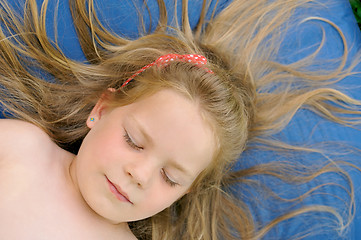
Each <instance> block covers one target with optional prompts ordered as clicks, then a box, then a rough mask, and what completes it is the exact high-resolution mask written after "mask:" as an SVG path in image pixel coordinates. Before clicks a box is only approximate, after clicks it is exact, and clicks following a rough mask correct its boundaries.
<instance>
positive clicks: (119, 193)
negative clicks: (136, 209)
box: [105, 176, 133, 204]
mask: <svg viewBox="0 0 361 240" xmlns="http://www.w3.org/2000/svg"><path fill="white" fill-rule="evenodd" d="M105 178H106V179H107V181H108V185H109V189H110V191H111V192H112V193H113V194H114V195H115V197H116V198H117V199H118V200H119V201H121V202H128V203H131V204H133V202H132V201H130V200H129V197H128V195H127V194H126V193H125V192H123V191H122V189H121V188H120V187H119V186H118V185H117V184H115V183H113V182H112V181H110V180H109V178H108V177H107V176H105Z"/></svg>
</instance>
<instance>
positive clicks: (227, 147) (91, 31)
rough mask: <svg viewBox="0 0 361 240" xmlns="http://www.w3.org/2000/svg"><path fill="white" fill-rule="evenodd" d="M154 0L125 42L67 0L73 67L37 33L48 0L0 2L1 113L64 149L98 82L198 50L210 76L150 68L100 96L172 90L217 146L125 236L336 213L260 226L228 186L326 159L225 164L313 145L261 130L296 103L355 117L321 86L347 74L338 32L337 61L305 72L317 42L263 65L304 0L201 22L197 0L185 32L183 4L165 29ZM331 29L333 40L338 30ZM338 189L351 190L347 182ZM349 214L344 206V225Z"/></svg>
mask: <svg viewBox="0 0 361 240" xmlns="http://www.w3.org/2000/svg"><path fill="white" fill-rule="evenodd" d="M157 2H158V6H159V10H160V18H159V22H158V26H157V29H156V30H155V31H154V32H153V33H151V34H145V35H144V36H142V37H140V38H138V39H136V40H130V39H126V38H124V37H120V36H118V35H116V34H115V33H112V32H110V31H109V30H107V29H106V28H105V27H104V26H103V25H102V24H101V21H100V20H99V19H98V18H97V15H96V9H95V7H94V4H93V1H91V0H89V1H81V0H74V1H71V10H72V14H73V21H74V24H75V26H76V29H77V32H78V36H79V40H80V42H81V46H82V49H83V52H84V53H85V56H86V57H87V59H88V62H87V63H81V62H77V61H74V60H72V59H69V58H67V57H66V56H64V54H63V53H62V52H61V51H60V49H59V48H58V46H57V44H56V43H53V42H50V41H49V39H48V38H47V36H46V27H45V19H46V10H47V3H48V2H47V1H44V3H43V5H42V8H41V12H40V14H39V13H38V9H37V5H36V3H35V1H31V0H28V1H27V2H26V5H25V6H26V14H25V15H24V19H23V18H22V16H17V15H16V14H15V12H14V11H13V10H12V9H11V8H10V7H9V6H8V5H7V3H6V2H4V1H1V6H2V9H3V10H2V11H3V12H2V14H1V16H2V24H3V27H2V32H1V38H2V39H3V40H2V41H1V42H0V49H1V58H0V74H1V76H2V78H1V80H0V84H1V85H2V86H3V88H4V90H2V92H1V94H0V101H1V103H2V104H3V105H4V106H5V109H6V111H8V112H9V113H11V115H13V117H16V118H20V119H23V120H26V121H28V122H31V123H34V124H35V125H37V126H39V127H41V128H42V129H43V130H44V131H46V132H47V133H48V134H49V136H50V137H51V138H52V139H53V140H54V141H55V142H57V143H58V144H59V145H60V146H63V147H66V146H69V145H71V144H74V143H76V142H77V141H81V139H82V138H83V137H84V136H85V135H86V134H87V132H88V129H87V127H86V125H85V122H86V119H87V118H88V115H89V113H90V110H91V109H92V107H93V106H94V105H95V103H96V101H97V100H98V99H99V98H100V97H101V96H102V93H104V91H105V90H106V89H107V88H116V89H119V86H121V85H122V83H123V82H124V80H126V79H127V78H128V77H130V76H131V75H132V74H133V73H134V72H136V71H137V70H139V69H141V68H142V67H144V66H145V65H147V64H149V63H151V62H153V61H155V60H156V59H157V58H158V57H160V56H162V55H165V54H169V53H176V54H201V55H204V56H205V57H206V58H207V59H208V64H207V67H208V68H210V69H211V70H212V71H213V72H214V74H210V73H208V72H207V71H205V70H204V69H202V68H199V67H196V66H193V65H192V64H187V63H182V62H175V63H172V64H170V65H169V66H168V67H165V68H157V67H152V68H149V69H147V70H146V71H144V72H143V73H141V74H140V75H139V76H137V77H136V78H135V79H134V80H133V81H132V82H131V83H129V84H128V85H127V86H126V87H125V88H122V89H120V91H117V92H115V93H113V94H112V95H111V97H110V98H109V99H107V100H108V101H109V104H111V105H113V106H122V105H127V104H129V103H132V102H134V101H137V100H138V99H139V98H142V97H145V96H149V95H150V94H152V93H155V92H157V91H159V90H160V89H164V88H168V89H173V90H175V91H177V92H180V93H182V94H184V96H185V97H187V98H189V99H190V100H192V101H194V103H195V104H199V106H200V108H201V109H202V113H203V114H204V116H205V117H206V118H207V119H209V121H210V123H211V125H212V127H213V129H214V131H215V136H216V138H217V140H218V143H219V148H218V149H217V151H216V154H215V156H214V161H213V162H212V164H211V166H210V167H208V168H207V169H206V170H205V171H204V172H203V173H202V174H201V175H200V176H199V177H198V178H197V180H196V181H195V183H194V184H193V188H192V191H191V192H190V193H189V194H187V195H185V196H184V197H183V198H182V199H180V200H179V201H177V202H176V203H174V204H173V205H172V206H171V207H170V208H168V209H166V210H164V211H163V212H161V213H159V214H157V215H155V216H153V217H151V218H149V219H145V220H143V221H139V222H134V223H132V227H133V230H134V232H135V234H136V235H137V236H138V237H139V238H142V239H148V238H152V239H205V240H206V239H240V238H241V239H259V238H261V237H263V236H264V235H265V234H266V233H267V232H268V231H269V230H270V229H272V227H274V226H275V225H276V224H278V223H280V222H282V221H284V220H287V219H289V218H292V217H294V216H297V215H300V214H302V213H306V212H312V211H326V212H329V213H331V214H333V215H335V216H338V213H337V211H336V208H331V207H327V206H323V207H322V206H321V207H320V206H310V207H303V208H300V209H298V210H296V211H292V212H288V213H285V214H284V215H282V216H281V217H279V218H276V219H274V220H272V221H271V222H270V223H269V224H267V225H265V226H261V227H260V226H258V225H257V222H255V220H254V219H253V217H252V214H251V211H250V209H249V207H248V206H247V204H246V203H245V202H243V201H241V199H237V198H236V194H235V193H234V192H233V190H232V186H234V184H236V183H240V184H245V185H247V184H248V183H251V182H252V181H251V180H249V179H248V177H250V176H254V175H271V176H274V177H277V178H279V179H282V180H284V181H287V182H295V183H302V182H307V181H310V180H312V179H314V178H316V177H317V176H319V175H320V174H323V173H326V172H339V173H342V174H344V175H345V176H348V175H347V172H345V171H344V170H342V169H340V167H339V166H338V165H335V163H333V162H331V163H330V164H329V165H326V166H324V167H321V168H320V169H318V170H317V171H311V170H309V172H307V174H300V172H298V171H297V166H292V165H290V164H283V163H270V164H258V165H256V166H253V167H250V168H246V169H243V170H239V171H232V167H233V165H234V163H235V162H236V160H237V159H238V157H239V156H240V154H241V153H242V152H243V151H244V150H245V149H247V148H248V147H249V146H254V145H253V144H255V143H259V144H262V145H264V146H269V147H271V148H272V149H273V150H279V151H288V150H293V151H308V152H312V151H314V152H317V151H318V150H314V149H309V148H301V147H296V146H292V145H287V144H286V143H282V142H278V141H275V140H270V138H269V137H270V136H272V135H273V134H274V133H277V132H279V131H281V130H282V129H283V128H284V127H285V126H286V125H287V124H288V123H289V122H290V120H291V119H292V118H293V116H294V114H295V113H296V112H297V110H299V109H300V108H302V107H305V106H306V107H307V108H309V109H311V110H312V111H315V112H317V113H318V114H321V115H322V116H324V117H325V118H327V119H330V120H332V121H334V122H337V123H341V124H344V125H355V124H359V123H360V113H361V111H360V110H359V106H360V105H361V103H360V101H357V100H355V99H352V98H351V97H349V96H347V95H346V94H343V93H341V92H340V91H338V90H336V89H333V88H331V87H329V85H330V84H331V83H333V82H336V81H338V80H340V79H342V78H344V77H345V76H347V75H350V74H351V69H352V67H353V65H352V66H350V67H348V68H346V62H345V61H346V59H347V51H348V50H347V44H346V42H345V40H344V46H345V53H344V56H343V57H342V59H341V61H340V63H339V65H338V67H337V68H335V69H333V70H332V71H328V72H326V71H323V72H312V71H307V70H306V69H307V68H306V67H307V66H309V65H310V64H311V63H312V59H313V57H314V56H315V55H317V53H318V51H319V49H318V50H317V51H316V52H315V53H314V55H311V56H309V57H306V58H304V59H302V60H300V61H298V62H296V63H293V64H289V65H282V64H280V63H276V62H275V61H273V59H274V57H275V55H276V54H277V52H278V50H279V47H280V46H279V42H280V40H281V39H282V33H284V32H285V31H286V29H287V27H288V25H289V20H290V18H291V16H292V15H293V12H294V10H295V9H296V8H297V7H301V6H303V5H304V4H305V3H307V2H309V1H307V0H297V1H295V0H282V1H268V0H257V1H233V2H232V3H231V4H230V5H229V6H228V7H227V8H225V9H224V10H223V11H222V12H221V13H219V14H218V15H217V16H216V17H212V18H211V19H210V20H209V21H207V20H206V18H205V16H206V13H207V11H208V5H207V1H204V4H203V9H202V13H201V17H200V20H199V23H198V25H197V27H196V29H195V30H192V29H191V27H190V24H189V19H188V7H187V6H188V1H186V0H185V1H183V2H182V6H183V8H182V21H181V23H176V24H175V25H176V26H173V27H171V26H169V24H168V22H167V9H166V6H165V3H164V2H163V1H162V0H158V1H157ZM140 17H141V16H140ZM324 21H326V20H324ZM330 24H332V23H330ZM334 27H336V28H337V26H334ZM340 35H341V36H342V37H343V34H342V32H340ZM343 39H344V38H343ZM321 47H322V46H321ZM321 47H320V48H321ZM356 63H357V61H355V64H356ZM39 69H41V71H39ZM44 74H46V77H43V75H44ZM45 78H50V81H49V79H46V80H47V81H46V80H45ZM339 113H342V114H344V115H340V114H339ZM349 187H350V189H351V195H352V194H353V192H352V182H351V181H350V186H349ZM302 198H304V196H302V195H301V196H300V197H299V198H297V199H295V200H294V201H295V202H297V201H299V200H300V199H302ZM352 204H353V196H352V197H351V203H350V205H352ZM351 218H352V213H350V214H349V219H348V221H351ZM340 221H341V220H340ZM346 225H347V224H346Z"/></svg>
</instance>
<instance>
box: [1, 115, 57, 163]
mask: <svg viewBox="0 0 361 240" xmlns="http://www.w3.org/2000/svg"><path fill="white" fill-rule="evenodd" d="M0 132H1V134H0V160H1V161H2V160H3V159H6V158H16V159H22V158H23V156H24V155H25V154H27V153H29V152H34V151H40V150H41V152H46V151H48V150H50V149H51V148H54V145H55V144H54V143H53V142H52V141H51V139H50V138H49V136H47V134H46V133H45V132H44V131H42V130H41V129H40V128H38V127H37V126H35V125H33V124H31V123H27V122H24V121H20V120H12V119H0ZM19 157H20V158H19Z"/></svg>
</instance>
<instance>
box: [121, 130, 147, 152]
mask: <svg viewBox="0 0 361 240" xmlns="http://www.w3.org/2000/svg"><path fill="white" fill-rule="evenodd" d="M124 139H125V141H126V142H127V143H128V145H129V146H130V147H131V148H133V149H135V150H137V151H139V150H143V147H140V146H138V145H137V144H135V143H134V142H133V140H132V139H131V138H130V136H129V134H128V132H127V131H125V134H124Z"/></svg>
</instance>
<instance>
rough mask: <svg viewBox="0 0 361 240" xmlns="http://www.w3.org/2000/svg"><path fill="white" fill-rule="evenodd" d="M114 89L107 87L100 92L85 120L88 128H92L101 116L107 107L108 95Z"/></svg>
mask: <svg viewBox="0 0 361 240" xmlns="http://www.w3.org/2000/svg"><path fill="white" fill-rule="evenodd" d="M115 91H116V90H115V89H114V88H108V89H107V91H105V92H104V93H102V95H101V97H100V98H99V100H98V101H97V103H96V104H95V106H94V107H93V109H92V111H91V112H90V114H89V117H88V119H87V121H86V125H87V126H88V128H90V129H91V128H93V127H94V126H95V124H96V123H97V122H98V121H99V120H100V119H101V118H102V116H103V114H104V113H105V110H106V109H107V101H108V100H109V98H110V95H111V94H112V93H113V92H115Z"/></svg>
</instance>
